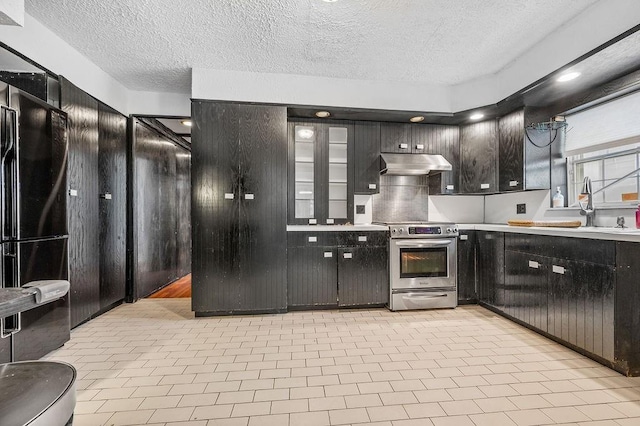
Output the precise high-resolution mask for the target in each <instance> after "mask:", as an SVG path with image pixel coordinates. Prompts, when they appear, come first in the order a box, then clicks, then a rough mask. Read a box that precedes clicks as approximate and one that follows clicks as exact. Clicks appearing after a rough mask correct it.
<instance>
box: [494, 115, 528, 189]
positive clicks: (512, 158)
mask: <svg viewBox="0 0 640 426" xmlns="http://www.w3.org/2000/svg"><path fill="white" fill-rule="evenodd" d="M498 144H499V145H498V176H499V177H498V188H499V190H500V191H516V190H521V189H523V188H524V110H518V111H514V112H512V113H510V114H507V115H505V116H504V117H501V118H500V120H499V121H498ZM511 183H515V185H513V186H512V185H511Z"/></svg>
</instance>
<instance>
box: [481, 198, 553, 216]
mask: <svg viewBox="0 0 640 426" xmlns="http://www.w3.org/2000/svg"><path fill="white" fill-rule="evenodd" d="M517 204H524V205H525V206H526V210H527V212H526V213H525V214H517V213H516V205H517ZM548 207H549V191H548V190H547V191H524V192H511V193H508V194H494V195H487V196H485V215H484V221H485V223H499V224H500V223H501V224H506V223H507V221H508V220H509V219H520V220H543V218H544V212H545V211H546V209H547V208H548Z"/></svg>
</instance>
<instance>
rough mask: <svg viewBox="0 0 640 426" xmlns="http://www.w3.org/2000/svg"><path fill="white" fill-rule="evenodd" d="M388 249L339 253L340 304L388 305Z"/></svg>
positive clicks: (373, 248) (354, 249)
mask: <svg viewBox="0 0 640 426" xmlns="http://www.w3.org/2000/svg"><path fill="white" fill-rule="evenodd" d="M388 262H389V261H388V251H387V248H386V247H353V248H341V249H339V250H338V305H339V306H366V305H384V304H386V303H388V302H389V272H388Z"/></svg>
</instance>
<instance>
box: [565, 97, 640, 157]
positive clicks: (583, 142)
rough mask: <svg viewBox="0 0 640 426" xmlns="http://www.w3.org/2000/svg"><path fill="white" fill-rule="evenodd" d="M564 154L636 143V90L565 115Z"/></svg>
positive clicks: (639, 120)
mask: <svg viewBox="0 0 640 426" xmlns="http://www.w3.org/2000/svg"><path fill="white" fill-rule="evenodd" d="M566 120H567V124H568V128H567V129H568V130H567V138H566V145H565V150H566V155H567V156H571V155H576V154H582V153H584V152H588V151H594V150H600V149H606V148H613V147H617V146H622V145H627V144H632V143H636V142H640V91H638V92H634V93H631V94H629V95H626V96H623V97H620V98H617V99H614V100H612V101H609V102H606V103H604V104H601V105H598V106H595V107H593V108H589V109H587V110H584V111H580V112H577V113H575V114H571V115H567V116H566Z"/></svg>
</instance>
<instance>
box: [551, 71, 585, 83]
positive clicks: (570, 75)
mask: <svg viewBox="0 0 640 426" xmlns="http://www.w3.org/2000/svg"><path fill="white" fill-rule="evenodd" d="M578 77H580V73H579V72H568V73H566V74H563V75H561V76H560V77H558V79H557V80H556V81H559V82H560V83H564V82H565V81H571V80H575V79H576V78H578Z"/></svg>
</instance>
